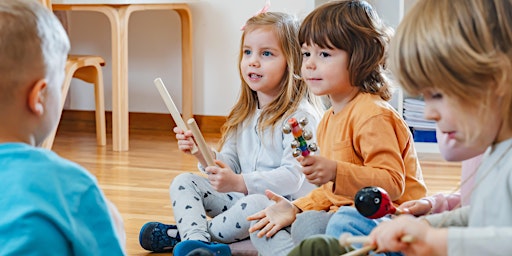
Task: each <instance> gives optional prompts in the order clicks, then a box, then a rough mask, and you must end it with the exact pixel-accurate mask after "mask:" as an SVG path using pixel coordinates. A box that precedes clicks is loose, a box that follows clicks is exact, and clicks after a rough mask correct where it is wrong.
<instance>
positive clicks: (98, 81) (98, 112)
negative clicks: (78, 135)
mask: <svg viewBox="0 0 512 256" xmlns="http://www.w3.org/2000/svg"><path fill="white" fill-rule="evenodd" d="M74 77H76V78H78V79H80V80H83V81H85V82H87V83H91V84H93V85H94V101H95V106H96V107H95V116H96V141H97V143H98V145H100V146H105V145H106V144H107V128H106V124H105V93H104V86H103V71H102V69H101V66H100V65H99V64H94V65H91V66H87V67H83V68H80V69H79V70H77V71H76V73H75V74H74Z"/></svg>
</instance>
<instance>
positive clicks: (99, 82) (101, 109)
mask: <svg viewBox="0 0 512 256" xmlns="http://www.w3.org/2000/svg"><path fill="white" fill-rule="evenodd" d="M94 67H95V68H96V81H95V82H94V101H95V102H96V111H95V113H96V141H97V143H98V145H100V146H105V145H107V128H106V125H105V93H104V89H103V88H104V87H103V72H102V70H101V66H100V65H95V66H94Z"/></svg>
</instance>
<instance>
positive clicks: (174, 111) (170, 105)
mask: <svg viewBox="0 0 512 256" xmlns="http://www.w3.org/2000/svg"><path fill="white" fill-rule="evenodd" d="M153 82H154V84H155V86H156V88H157V89H158V92H160V96H162V99H163V100H164V102H165V106H167V109H168V110H169V112H170V113H171V116H172V119H173V120H174V123H176V126H178V127H179V128H180V129H181V130H183V131H186V130H188V127H187V125H186V124H185V122H184V121H183V119H182V118H181V114H180V112H179V111H178V108H177V107H176V105H175V104H174V101H173V100H172V97H171V95H170V94H169V91H167V88H165V85H164V82H163V81H162V79H161V78H160V77H158V78H156V79H155V80H154V81H153ZM190 152H191V153H192V154H195V153H196V152H197V146H196V145H195V144H194V146H193V147H192V150H190Z"/></svg>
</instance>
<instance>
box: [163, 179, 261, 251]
mask: <svg viewBox="0 0 512 256" xmlns="http://www.w3.org/2000/svg"><path fill="white" fill-rule="evenodd" d="M170 195H171V201H172V207H173V211H174V218H175V220H176V225H177V226H178V232H179V233H180V236H181V239H182V240H200V241H207V242H210V241H215V242H221V243H232V242H236V241H240V240H244V239H246V238H248V237H249V227H250V223H249V222H248V221H247V220H246V218H247V217H248V216H249V215H252V214H254V213H256V212H258V211H260V210H262V209H264V208H265V207H266V206H267V205H268V199H267V197H266V196H265V195H252V196H250V197H246V196H245V195H244V194H243V193H238V192H231V193H219V192H217V191H215V190H214V189H213V188H212V186H211V185H210V182H209V181H208V179H207V178H205V177H201V176H199V175H195V174H193V173H183V174H180V175H178V176H177V177H176V178H174V180H173V182H172V183H171V187H170ZM207 217H210V218H207Z"/></svg>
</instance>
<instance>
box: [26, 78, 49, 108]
mask: <svg viewBox="0 0 512 256" xmlns="http://www.w3.org/2000/svg"><path fill="white" fill-rule="evenodd" d="M46 87H47V83H46V79H44V78H42V79H39V80H37V81H36V82H35V83H34V84H32V86H31V87H30V89H29V94H28V108H29V109H30V111H32V112H33V113H34V114H36V115H38V116H41V115H42V114H43V113H44V103H45V97H46V93H47V92H46Z"/></svg>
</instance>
